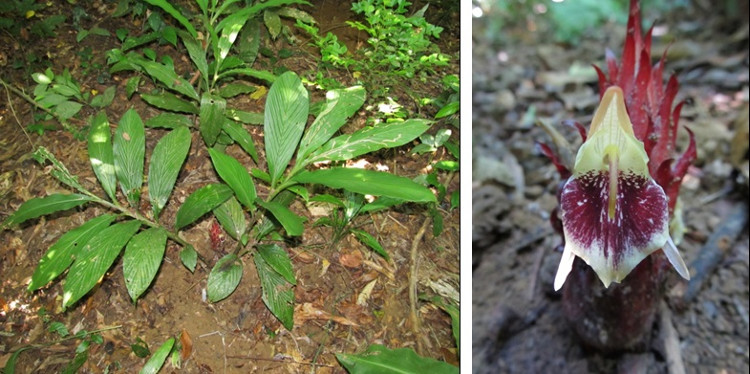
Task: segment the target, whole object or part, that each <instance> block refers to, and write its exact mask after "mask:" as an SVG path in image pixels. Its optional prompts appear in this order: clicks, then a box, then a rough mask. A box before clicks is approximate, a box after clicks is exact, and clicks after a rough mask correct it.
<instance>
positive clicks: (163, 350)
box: [140, 0, 174, 374]
mask: <svg viewBox="0 0 750 374" xmlns="http://www.w3.org/2000/svg"><path fill="white" fill-rule="evenodd" d="M146 1H148V2H152V1H156V0H146ZM173 346H174V338H169V340H167V341H166V342H164V344H162V345H161V347H159V349H157V350H156V352H154V354H153V356H151V358H149V359H148V361H147V362H146V365H144V366H143V369H141V371H140V374H156V373H158V372H159V369H161V367H162V366H163V365H164V361H165V360H166V359H167V356H169V352H171V351H172V347H173Z"/></svg>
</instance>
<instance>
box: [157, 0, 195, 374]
mask: <svg viewBox="0 0 750 374" xmlns="http://www.w3.org/2000/svg"><path fill="white" fill-rule="evenodd" d="M146 2H147V3H149V4H151V5H156V6H158V7H159V8H162V9H164V11H165V12H167V13H169V15H171V16H172V17H174V19H176V20H177V22H179V23H180V24H181V25H182V27H184V28H185V30H187V31H188V32H189V33H190V35H192V36H193V38H197V37H198V33H197V32H196V31H195V27H193V25H192V24H191V23H190V21H188V19H187V18H185V16H183V15H182V14H181V13H180V12H179V11H178V10H177V9H175V8H174V7H173V6H172V4H170V3H169V2H168V1H166V0H146ZM159 366H161V365H159Z"/></svg>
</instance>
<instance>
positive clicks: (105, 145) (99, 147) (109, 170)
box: [88, 111, 117, 202]
mask: <svg viewBox="0 0 750 374" xmlns="http://www.w3.org/2000/svg"><path fill="white" fill-rule="evenodd" d="M111 138H112V133H111V132H110V130H109V121H108V120H107V113H105V112H104V111H102V112H99V113H98V114H97V115H96V117H94V119H93V120H92V121H91V129H90V130H89V139H88V147H89V159H90V160H91V167H92V168H93V169H94V174H96V177H97V178H98V179H99V182H100V183H101V184H102V187H103V188H104V191H105V192H106V193H107V196H109V199H110V200H111V201H112V202H115V201H117V199H116V198H115V194H116V193H117V179H116V178H115V164H114V155H113V154H112V139H111Z"/></svg>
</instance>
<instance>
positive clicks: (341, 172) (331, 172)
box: [292, 168, 437, 203]
mask: <svg viewBox="0 0 750 374" xmlns="http://www.w3.org/2000/svg"><path fill="white" fill-rule="evenodd" d="M292 180H293V181H296V182H299V183H317V184H322V185H324V186H328V187H331V188H343V189H345V190H348V191H352V192H356V193H359V194H362V195H373V196H388V197H392V198H396V199H401V200H405V201H414V202H421V203H430V202H432V203H434V202H436V201H437V199H436V198H435V195H434V194H433V193H432V191H430V190H429V189H428V188H425V187H424V186H422V185H420V184H417V183H415V182H414V181H412V180H411V179H408V178H404V177H400V176H398V175H393V174H389V173H384V172H380V171H373V170H362V169H350V168H331V169H324V170H316V171H303V172H301V173H299V174H297V175H295V176H294V177H292Z"/></svg>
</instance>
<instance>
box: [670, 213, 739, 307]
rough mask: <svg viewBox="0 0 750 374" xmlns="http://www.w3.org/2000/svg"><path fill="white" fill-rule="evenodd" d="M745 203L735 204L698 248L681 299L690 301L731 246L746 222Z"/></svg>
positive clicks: (686, 301)
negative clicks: (690, 275) (689, 277)
mask: <svg viewBox="0 0 750 374" xmlns="http://www.w3.org/2000/svg"><path fill="white" fill-rule="evenodd" d="M747 213H748V208H747V204H742V203H741V204H737V205H736V206H735V207H734V209H732V211H731V212H730V213H729V215H728V216H727V217H726V218H725V219H724V220H723V221H722V222H721V224H719V226H718V227H717V228H716V230H715V231H714V232H713V234H711V236H710V237H709V238H708V241H706V243H705V244H704V245H703V248H701V250H700V254H699V255H698V258H696V259H695V261H693V263H692V264H690V267H691V268H692V269H693V271H692V272H691V274H692V278H691V279H690V282H688V287H687V291H685V295H684V296H683V301H684V302H685V303H688V302H690V301H692V300H693V299H694V298H695V296H696V295H697V294H698V292H699V291H700V290H701V288H702V287H703V283H705V282H706V280H707V279H708V278H709V277H710V276H711V274H712V273H713V271H714V269H715V268H716V266H718V265H719V263H720V262H721V260H722V259H723V258H724V255H726V253H727V252H728V251H729V249H730V248H731V247H732V243H734V241H735V240H736V239H737V236H738V235H739V234H740V233H741V232H742V229H743V228H744V227H745V225H746V224H747Z"/></svg>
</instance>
